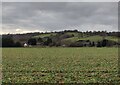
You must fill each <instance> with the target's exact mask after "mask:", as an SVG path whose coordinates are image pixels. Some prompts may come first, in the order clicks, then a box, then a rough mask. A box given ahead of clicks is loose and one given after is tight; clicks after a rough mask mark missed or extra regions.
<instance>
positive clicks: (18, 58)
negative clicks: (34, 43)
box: [2, 47, 120, 83]
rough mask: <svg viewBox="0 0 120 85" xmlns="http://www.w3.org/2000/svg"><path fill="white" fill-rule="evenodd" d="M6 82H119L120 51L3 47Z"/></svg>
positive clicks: (112, 49)
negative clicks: (119, 58) (119, 53)
mask: <svg viewBox="0 0 120 85" xmlns="http://www.w3.org/2000/svg"><path fill="white" fill-rule="evenodd" d="M2 67H3V68H2V72H3V80H2V81H3V83H45V82H46V83H118V82H119V79H120V78H119V77H118V48H115V47H112V48H95V47H91V48H87V47H83V48H54V47H53V48H3V49H2Z"/></svg>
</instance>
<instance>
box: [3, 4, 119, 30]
mask: <svg viewBox="0 0 120 85" xmlns="http://www.w3.org/2000/svg"><path fill="white" fill-rule="evenodd" d="M2 18H3V25H7V26H5V27H4V28H3V31H4V29H7V30H9V31H10V29H9V28H7V27H8V26H11V24H12V26H11V29H17V28H16V25H17V26H18V27H20V28H23V29H24V30H34V29H35V30H36V29H38V30H41V31H42V30H43V31H55V30H64V29H71V28H70V27H72V29H76V28H77V29H78V30H81V31H82V29H83V28H81V27H82V26H81V25H83V24H84V25H86V26H88V25H89V24H92V25H97V26H98V24H99V25H106V26H109V25H111V26H113V29H110V30H111V31H114V30H116V29H117V19H118V4H117V2H3V16H2ZM14 25H15V26H14ZM13 26H14V27H13ZM73 27H75V28H73ZM102 29H103V28H99V29H97V28H96V30H102ZM104 29H105V28H104ZM107 29H108V28H107ZM107 29H106V30H107ZM84 30H89V29H88V27H86V29H84Z"/></svg>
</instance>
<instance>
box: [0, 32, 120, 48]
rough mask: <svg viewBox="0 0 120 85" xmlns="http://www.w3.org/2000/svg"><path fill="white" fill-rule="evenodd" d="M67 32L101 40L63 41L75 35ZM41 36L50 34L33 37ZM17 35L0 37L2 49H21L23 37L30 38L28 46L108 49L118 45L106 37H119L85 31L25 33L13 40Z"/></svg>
mask: <svg viewBox="0 0 120 85" xmlns="http://www.w3.org/2000/svg"><path fill="white" fill-rule="evenodd" d="M68 32H72V33H75V34H78V35H77V37H78V38H84V37H88V36H95V35H99V36H102V37H103V39H102V40H99V41H97V42H94V41H91V40H89V39H88V40H78V41H74V42H69V41H63V40H64V39H67V38H72V37H75V35H73V34H70V35H68V34H67V33H68ZM53 33H56V35H53ZM42 34H50V36H48V37H43V38H41V37H38V38H36V37H34V36H36V35H42ZM16 35H18V34H9V35H3V37H2V47H22V46H23V41H22V40H23V39H22V38H24V36H26V35H27V36H29V35H30V36H31V35H32V37H28V38H27V39H25V41H24V43H27V44H28V45H31V46H49V47H52V46H56V47H58V46H63V47H110V46H118V45H119V43H118V42H115V41H112V40H107V39H105V37H106V36H115V37H118V38H119V37H120V35H119V32H107V31H93V32H92V31H86V32H80V31H78V30H64V31H60V32H46V33H38V32H37V33H27V34H24V35H23V34H19V35H18V37H19V36H23V37H22V38H21V39H19V40H17V39H15V38H13V37H14V36H16Z"/></svg>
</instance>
